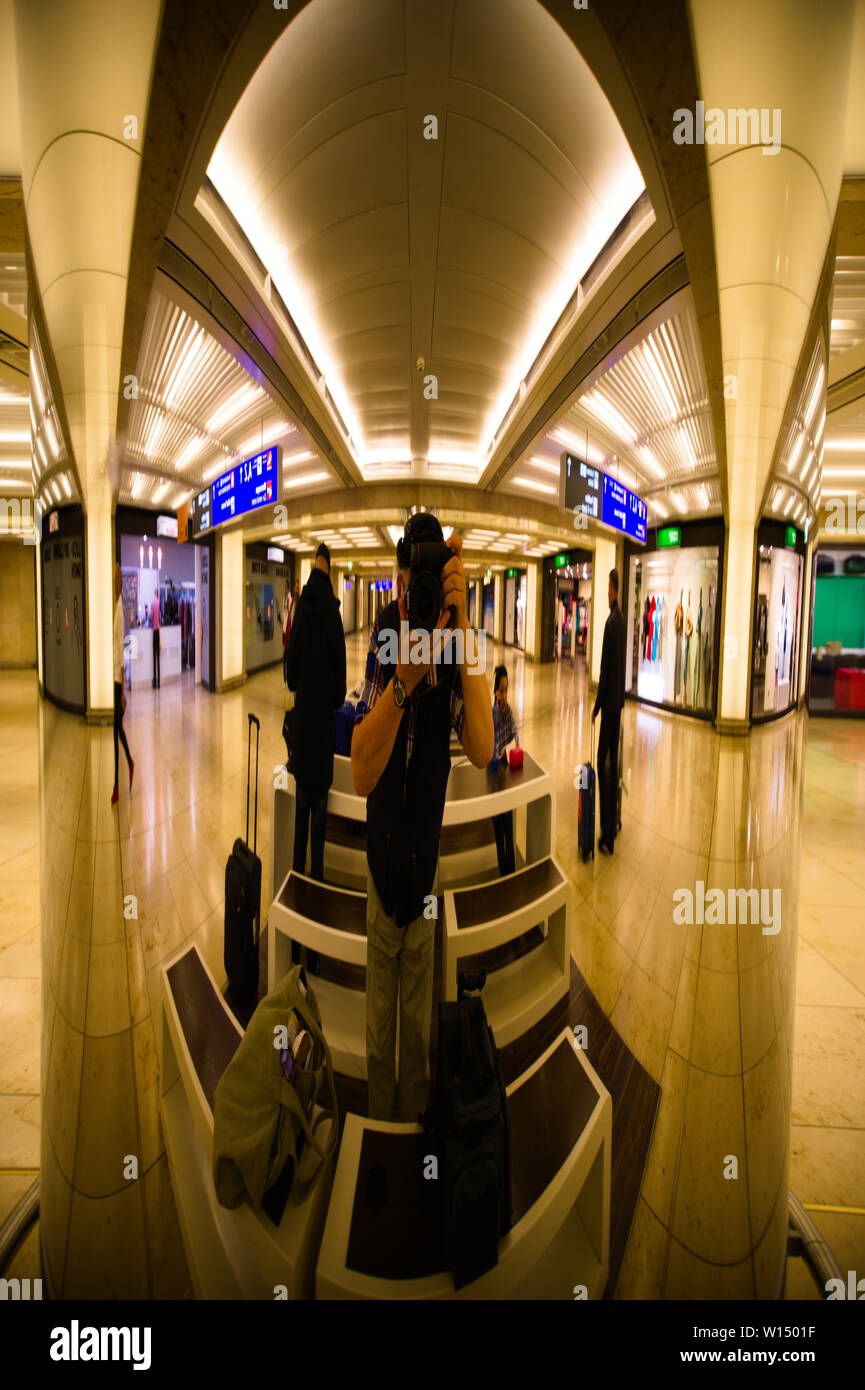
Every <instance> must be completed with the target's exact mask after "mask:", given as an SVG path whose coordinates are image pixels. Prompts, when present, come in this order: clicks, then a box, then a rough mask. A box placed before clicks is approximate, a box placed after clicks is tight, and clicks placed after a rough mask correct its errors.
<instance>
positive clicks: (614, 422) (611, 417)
mask: <svg viewBox="0 0 865 1390" xmlns="http://www.w3.org/2000/svg"><path fill="white" fill-rule="evenodd" d="M580 405H582V406H584V407H585V409H586V410H588V411H589V412H590V413H591V414H592V415H594V416H595V418H596V419H598V420H600V422H601V424H602V425H606V427H607V429H609V430H612V432H613V434H614V435H616V437H617V438H618V439H620V440H621V441H622V443H623V444H636V442H637V432H636V430H635V429H634V427H633V425H631V424H630V423H629V422H628V421H627V420H626V419H625V417H624V415H620V414H619V412H618V410H616V408H615V406H612V405H610V403H609V401H606V400H604V398H603V396H601V395H600V393H599V392H598V391H597V389H596V390H594V391H589V392H588V394H587V395H585V396H583V397H582V399H581V401H580Z"/></svg>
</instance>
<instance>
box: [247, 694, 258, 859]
mask: <svg viewBox="0 0 865 1390" xmlns="http://www.w3.org/2000/svg"><path fill="white" fill-rule="evenodd" d="M247 718H248V719H249V741H248V743H247V746H246V843H247V845H248V844H249V767H250V762H251V760H252V726H253V724H254V725H255V831H254V834H255V843H254V844H253V846H252V852H253V854H255V852H256V849H257V848H258V744H259V741H260V739H261V725H260V724H259V722H258V719H257V718H256V716H255V715H254V714H249V715H247Z"/></svg>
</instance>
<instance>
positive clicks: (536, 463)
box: [528, 458, 562, 478]
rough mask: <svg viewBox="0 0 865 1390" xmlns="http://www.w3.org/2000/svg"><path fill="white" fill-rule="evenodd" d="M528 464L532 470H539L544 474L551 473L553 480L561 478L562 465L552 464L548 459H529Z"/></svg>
mask: <svg viewBox="0 0 865 1390" xmlns="http://www.w3.org/2000/svg"><path fill="white" fill-rule="evenodd" d="M528 462H529V463H530V464H531V465H532V467H533V468H540V469H541V471H542V472H544V473H551V474H552V475H553V477H554V478H559V477H561V473H562V465H561V464H560V463H552V462H551V461H550V460H549V459H539V458H530V459H529V460H528Z"/></svg>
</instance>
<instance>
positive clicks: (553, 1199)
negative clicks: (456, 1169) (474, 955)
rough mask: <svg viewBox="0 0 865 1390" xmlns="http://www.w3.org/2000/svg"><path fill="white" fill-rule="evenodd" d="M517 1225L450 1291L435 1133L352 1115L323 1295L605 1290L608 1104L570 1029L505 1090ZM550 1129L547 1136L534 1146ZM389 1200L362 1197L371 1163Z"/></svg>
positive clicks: (567, 1295) (319, 1280)
mask: <svg viewBox="0 0 865 1390" xmlns="http://www.w3.org/2000/svg"><path fill="white" fill-rule="evenodd" d="M507 1094H508V1102H509V1110H510V1119H511V1169H512V1175H511V1176H512V1203H513V1225H512V1227H511V1230H510V1231H509V1232H508V1234H507V1235H506V1236H505V1237H504V1238H503V1239H502V1241H501V1242H500V1244H499V1262H498V1264H497V1265H496V1266H495V1268H494V1269H491V1270H489V1271H488V1272H487V1273H486V1274H483V1275H481V1277H480V1278H479V1279H476V1280H474V1282H473V1283H471V1284H468V1285H467V1286H466V1287H465V1288H463V1289H460V1290H455V1289H454V1286H453V1279H452V1277H451V1275H450V1274H449V1273H448V1272H446V1271H445V1270H444V1269H443V1264H444V1255H443V1231H442V1229H441V1221H440V1217H439V1214H438V1211H437V1206H436V1192H435V1186H434V1182H433V1181H431V1180H427V1179H425V1178H424V1176H423V1169H424V1161H423V1160H424V1155H425V1154H426V1153H428V1152H429V1149H430V1141H429V1139H428V1138H427V1136H426V1135H425V1134H424V1132H423V1130H422V1129H421V1128H420V1126H418V1125H404V1124H387V1123H384V1122H382V1121H375V1120H367V1119H362V1118H361V1117H360V1116H358V1115H352V1114H350V1115H348V1116H347V1117H346V1123H345V1129H344V1132H343V1137H342V1144H341V1148H340V1154H339V1162H338V1164H337V1170H336V1175H335V1178H334V1183H333V1190H332V1194H331V1200H330V1206H329V1208H328V1214H327V1222H326V1224H325V1230H324V1238H323V1240H322V1244H321V1251H320V1254H319V1260H318V1267H317V1272H316V1297H317V1298H322V1299H338V1298H386V1299H403V1298H406V1299H417V1298H479V1299H505V1298H508V1299H511V1298H512V1299H518V1298H530V1299H569V1300H570V1299H573V1298H574V1287H575V1285H578V1284H581V1285H585V1287H586V1291H587V1293H588V1296H589V1298H594V1299H597V1298H601V1297H602V1296H603V1293H604V1290H605V1288H606V1284H607V1278H608V1275H609V1255H610V1152H611V1136H612V1101H611V1099H610V1094H609V1092H608V1091H607V1090H606V1088H605V1087H604V1086H603V1084H602V1083H601V1081H600V1080H599V1078H598V1076H597V1073H596V1072H595V1070H594V1068H593V1067H592V1065H591V1063H590V1062H589V1061H588V1059H587V1058H586V1056H585V1053H583V1052H582V1051H581V1050H580V1049H579V1048H578V1047H577V1045H576V1042H575V1039H574V1035H573V1033H572V1032H571V1030H570V1029H569V1028H565V1029H563V1030H562V1032H561V1033H560V1034H559V1035H558V1037H556V1038H554V1039H553V1041H552V1043H551V1044H550V1046H549V1047H548V1048H547V1049H546V1051H545V1052H544V1053H542V1055H541V1056H540V1057H539V1058H538V1059H537V1060H536V1061H535V1062H534V1064H533V1065H532V1066H531V1067H529V1068H528V1069H527V1070H526V1071H525V1072H523V1074H522V1075H521V1076H520V1077H518V1078H517V1080H516V1081H514V1082H513V1084H512V1085H510V1086H509V1087H508V1088H507ZM539 1136H543V1143H539V1142H538V1139H539ZM373 1167H380V1168H382V1169H384V1173H385V1175H386V1182H387V1196H386V1199H385V1202H384V1204H383V1205H382V1206H380V1207H378V1208H373V1207H371V1206H370V1205H369V1203H368V1202H367V1199H366V1180H367V1175H368V1173H369V1171H370V1169H371V1168H373Z"/></svg>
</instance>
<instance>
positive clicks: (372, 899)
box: [351, 512, 493, 1121]
mask: <svg viewBox="0 0 865 1390" xmlns="http://www.w3.org/2000/svg"><path fill="white" fill-rule="evenodd" d="M461 556H462V540H461V539H460V538H459V537H458V536H451V538H450V541H449V542H448V543H447V544H446V543H445V541H444V537H443V536H442V530H441V526H440V525H439V523H438V521H437V520H436V518H435V517H434V516H432V515H431V514H430V513H428V512H418V513H416V514H415V515H414V516H412V517H410V518H409V520H408V522H407V523H406V528H405V534H404V535H403V537H402V539H401V540H400V541H399V543H398V545H397V564H398V566H399V578H398V581H397V598H396V601H395V602H391V603H389V604H388V605H387V607H386V608H384V609H382V611H381V613H380V614H379V617H378V620H377V622H376V623H375V624H374V626H373V629H372V634H371V637H370V644H369V652H368V654H367V661H366V680H365V683H364V689H363V695H362V697H361V698H362V701H364V702H365V703H366V705H367V707H368V713H366V714H365V715H364V716H363V719H362V720H361V721H360V722H358V723H357V724H356V725H355V729H354V734H353V737H352V745H351V767H352V774H353V777H354V786H355V791H356V792H357V793H358V795H359V796H366V798H367V861H368V867H369V874H368V883H367V921H366V928H367V967H366V1051H367V1078H368V1083H369V1114H370V1117H371V1118H373V1119H380V1120H390V1119H391V1118H392V1112H393V1108H394V1098H395V1094H396V1008H397V997H399V1009H400V1015H399V1025H400V1027H399V1038H400V1041H399V1050H400V1077H399V1082H400V1085H399V1092H400V1100H399V1111H400V1118H401V1119H403V1120H407V1121H413V1120H416V1119H417V1117H418V1115H419V1114H420V1112H421V1111H422V1110H424V1109H425V1107H426V1102H427V1090H428V1085H429V1074H428V1062H429V1035H430V1021H431V1014H432V976H433V951H434V944H435V914H436V905H435V901H434V895H435V885H436V877H437V869H438V849H439V836H440V834H441V825H442V817H443V815H444V804H445V793H446V790H447V781H448V776H449V774H450V734H451V729H454V730H455V731H456V733H457V735H458V737H459V738H460V740H461V742H462V746H463V749H464V751H465V753H466V756H467V757H468V759H469V761H470V762H471V763H473V764H474V766H475V767H478V768H483V767H486V766H487V764H488V763H489V761H490V759H491V758H492V755H493V721H492V710H491V706H490V698H489V689H488V686H487V682H486V678H485V676H484V673H483V670H482V668H481V666H480V665H479V664H478V663H477V662H475V663H473V664H472V663H470V662H469V661H468V660H467V659H466V650H467V649H468V647H469V645H470V644H469V643H467V642H466V641H465V638H466V634H467V633H468V632H469V625H468V618H467V615H466V580H465V572H464V570H463V564H462V558H461ZM403 625H405V626H403ZM448 627H449V628H451V629H452V631H453V632H454V634H455V635H456V637H459V638H460V639H461V640H460V647H461V648H462V652H461V658H462V659H461V660H460V661H459V662H448V661H447V660H443V661H436V660H435V652H434V650H433V653H432V654H430V650H429V642H428V640H427V643H426V644H425V645H426V653H423V651H422V650H421V659H420V660H412V659H409V660H406V657H407V656H408V655H409V652H407V651H406V647H408V646H409V643H408V642H406V641H403V640H402V639H403V638H404V636H405V633H406V632H411V633H416V634H417V633H420V634H422V635H425V636H426V637H427V639H429V636H430V635H433V636H434V635H435V634H438V636H439V638H440V637H441V634H442V633H443V631H444V629H445V628H448ZM394 637H396V639H397V640H398V641H399V648H398V651H399V659H398V661H397V662H396V663H395V664H392V663H390V662H389V661H388V660H386V659H385V653H386V650H387V653H388V656H390V655H392V654H394ZM423 645H424V644H423V643H419V644H418V647H420V648H421V649H422V647H423ZM459 649H460V648H459V647H458V648H457V650H458V651H459ZM417 654H418V651H417V648H416V647H415V644H414V643H412V644H411V649H410V656H416V655H417ZM424 655H431V656H432V659H430V660H427V661H426V663H425V664H424V663H423V656H424Z"/></svg>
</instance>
